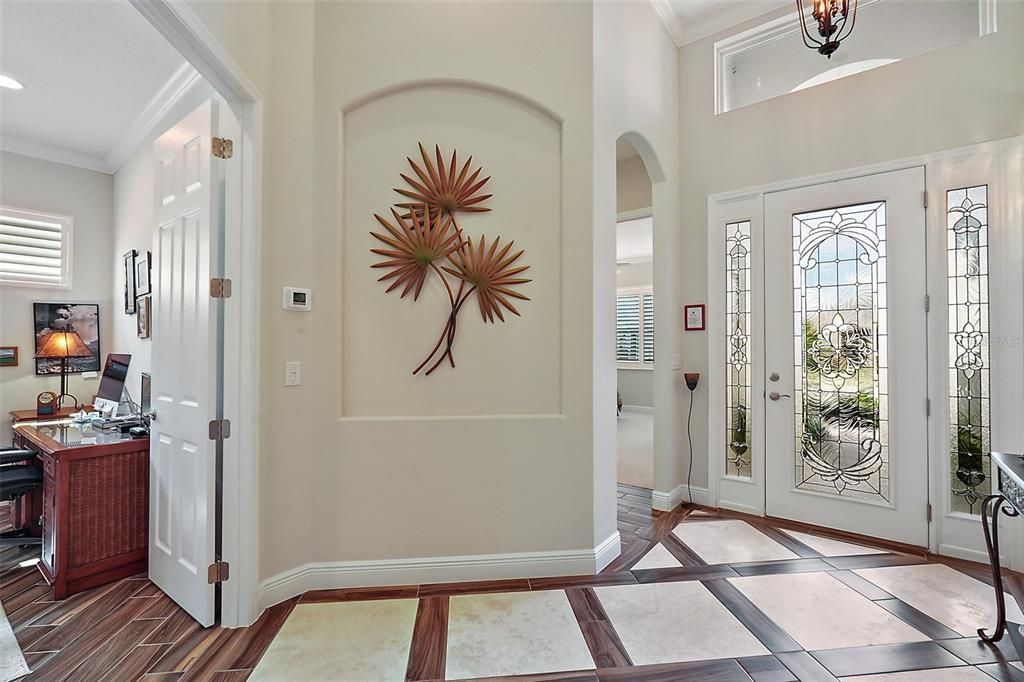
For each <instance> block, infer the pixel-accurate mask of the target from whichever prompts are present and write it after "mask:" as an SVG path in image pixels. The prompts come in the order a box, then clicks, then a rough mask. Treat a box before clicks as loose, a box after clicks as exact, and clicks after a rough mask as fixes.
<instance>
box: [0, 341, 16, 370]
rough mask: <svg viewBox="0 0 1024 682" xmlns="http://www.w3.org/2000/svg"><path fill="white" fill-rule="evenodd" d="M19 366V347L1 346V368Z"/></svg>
mask: <svg viewBox="0 0 1024 682" xmlns="http://www.w3.org/2000/svg"><path fill="white" fill-rule="evenodd" d="M17 366H18V347H17V346H0V367H17Z"/></svg>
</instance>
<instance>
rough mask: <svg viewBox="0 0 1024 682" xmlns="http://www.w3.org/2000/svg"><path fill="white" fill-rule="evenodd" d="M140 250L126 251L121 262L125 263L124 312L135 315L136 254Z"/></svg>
mask: <svg viewBox="0 0 1024 682" xmlns="http://www.w3.org/2000/svg"><path fill="white" fill-rule="evenodd" d="M138 253H139V252H138V251H136V250H135V249H132V250H131V251H126V252H125V254H124V255H123V256H121V262H122V264H123V265H124V314H125V315H134V314H135V297H136V296H137V294H136V291H135V256H137V255H138Z"/></svg>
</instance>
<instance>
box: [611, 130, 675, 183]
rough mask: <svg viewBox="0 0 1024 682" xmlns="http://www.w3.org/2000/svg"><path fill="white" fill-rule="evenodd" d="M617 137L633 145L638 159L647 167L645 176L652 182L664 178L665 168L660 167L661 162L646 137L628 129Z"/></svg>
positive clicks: (660, 180)
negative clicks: (637, 153) (638, 156)
mask: <svg viewBox="0 0 1024 682" xmlns="http://www.w3.org/2000/svg"><path fill="white" fill-rule="evenodd" d="M618 139H620V140H625V141H626V142H628V143H630V144H631V145H633V149H635V150H637V152H639V154H640V159H641V160H642V161H643V162H644V167H645V168H646V169H647V177H649V178H650V179H651V183H652V184H653V183H655V182H662V181H664V180H665V170H664V169H663V168H662V166H661V162H660V161H658V155H657V153H655V151H654V147H652V146H651V143H650V142H648V141H647V138H646V137H644V136H643V135H641V134H640V133H638V132H636V131H634V130H630V131H627V132H624V133H622V135H619V137H618Z"/></svg>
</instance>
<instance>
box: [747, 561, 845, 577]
mask: <svg viewBox="0 0 1024 682" xmlns="http://www.w3.org/2000/svg"><path fill="white" fill-rule="evenodd" d="M729 566H730V567H731V568H732V570H734V571H736V573H738V574H739V575H744V576H746V575H780V574H783V573H810V572H812V571H829V570H832V566H830V565H829V564H827V563H825V562H824V561H823V560H822V559H789V560H785V561H753V562H749V563H742V564H729Z"/></svg>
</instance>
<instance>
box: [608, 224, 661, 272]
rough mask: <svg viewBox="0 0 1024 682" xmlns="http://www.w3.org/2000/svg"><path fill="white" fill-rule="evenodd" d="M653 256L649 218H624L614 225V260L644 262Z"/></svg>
mask: <svg viewBox="0 0 1024 682" xmlns="http://www.w3.org/2000/svg"><path fill="white" fill-rule="evenodd" d="M653 258H654V223H653V221H652V220H651V218H637V219H635V220H624V221H622V222H620V223H618V224H617V225H616V226H615V262H616V263H646V262H648V261H650V260H652V259H653Z"/></svg>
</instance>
